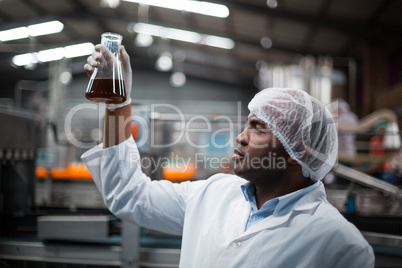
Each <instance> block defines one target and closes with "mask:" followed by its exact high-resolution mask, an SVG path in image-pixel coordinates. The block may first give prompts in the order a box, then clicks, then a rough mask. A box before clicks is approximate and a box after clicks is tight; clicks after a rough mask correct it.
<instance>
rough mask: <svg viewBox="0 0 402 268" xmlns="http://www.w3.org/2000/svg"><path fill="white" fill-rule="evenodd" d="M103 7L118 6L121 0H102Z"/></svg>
mask: <svg viewBox="0 0 402 268" xmlns="http://www.w3.org/2000/svg"><path fill="white" fill-rule="evenodd" d="M100 5H101V7H110V8H116V7H118V6H119V5H120V0H101V2H100Z"/></svg>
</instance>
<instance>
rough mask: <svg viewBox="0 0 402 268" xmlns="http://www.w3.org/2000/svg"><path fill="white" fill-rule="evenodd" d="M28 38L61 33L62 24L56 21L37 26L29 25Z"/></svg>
mask: <svg viewBox="0 0 402 268" xmlns="http://www.w3.org/2000/svg"><path fill="white" fill-rule="evenodd" d="M27 28H28V33H29V35H30V36H41V35H47V34H55V33H59V32H61V31H63V29H64V24H63V23H61V22H60V21H58V20H55V21H49V22H44V23H39V24H34V25H30V26H28V27H27Z"/></svg>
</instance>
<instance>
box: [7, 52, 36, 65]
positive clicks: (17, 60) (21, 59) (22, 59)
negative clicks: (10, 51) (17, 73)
mask: <svg viewBox="0 0 402 268" xmlns="http://www.w3.org/2000/svg"><path fill="white" fill-rule="evenodd" d="M37 62H38V60H37V58H36V57H35V54H34V53H26V54H20V55H17V56H14V57H13V63H14V64H15V65H17V66H24V65H28V64H31V63H37Z"/></svg>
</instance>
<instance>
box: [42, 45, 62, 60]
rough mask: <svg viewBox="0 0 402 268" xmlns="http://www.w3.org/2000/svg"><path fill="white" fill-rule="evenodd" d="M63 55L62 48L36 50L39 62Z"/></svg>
mask: <svg viewBox="0 0 402 268" xmlns="http://www.w3.org/2000/svg"><path fill="white" fill-rule="evenodd" d="M63 57H64V48H62V47H58V48H52V49H46V50H42V51H39V52H38V60H39V61H40V62H49V61H54V60H61V59H62V58H63Z"/></svg>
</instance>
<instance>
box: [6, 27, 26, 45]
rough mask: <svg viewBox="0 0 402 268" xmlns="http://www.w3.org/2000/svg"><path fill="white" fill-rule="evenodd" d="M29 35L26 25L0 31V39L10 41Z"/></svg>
mask: <svg viewBox="0 0 402 268" xmlns="http://www.w3.org/2000/svg"><path fill="white" fill-rule="evenodd" d="M27 37H29V34H28V29H27V27H18V28H14V29H10V30H5V31H1V32H0V41H2V42H5V41H10V40H16V39H22V38H27Z"/></svg>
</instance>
